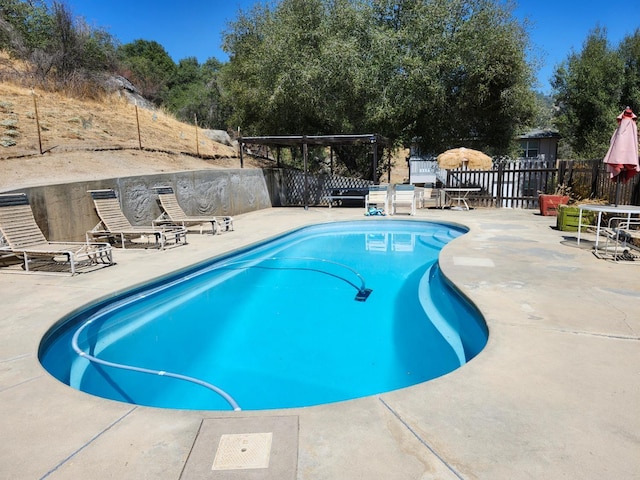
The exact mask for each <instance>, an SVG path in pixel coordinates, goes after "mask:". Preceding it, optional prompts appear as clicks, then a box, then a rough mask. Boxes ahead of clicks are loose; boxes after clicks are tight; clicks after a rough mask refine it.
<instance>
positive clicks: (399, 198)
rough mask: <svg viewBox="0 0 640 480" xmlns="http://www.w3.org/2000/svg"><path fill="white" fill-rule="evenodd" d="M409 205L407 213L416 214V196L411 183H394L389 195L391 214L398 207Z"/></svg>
mask: <svg viewBox="0 0 640 480" xmlns="http://www.w3.org/2000/svg"><path fill="white" fill-rule="evenodd" d="M399 206H400V207H409V209H410V210H409V215H415V214H416V196H415V187H414V186H413V185H404V184H403V185H396V188H395V190H394V192H393V196H392V197H391V215H395V214H396V212H397V208H398V207H399Z"/></svg>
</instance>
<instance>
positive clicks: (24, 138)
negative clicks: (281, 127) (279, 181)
mask: <svg viewBox="0 0 640 480" xmlns="http://www.w3.org/2000/svg"><path fill="white" fill-rule="evenodd" d="M38 125H39V126H40V128H39V129H38ZM38 131H40V136H39V135H38ZM140 146H142V149H141V148H140ZM41 152H43V153H41ZM243 160H244V162H243V163H244V168H260V167H263V166H265V165H269V166H271V165H272V164H271V162H265V161H263V160H259V159H253V158H251V157H248V156H244V158H243ZM395 164H396V167H397V168H395V169H394V170H393V172H392V182H399V183H401V182H402V181H403V180H404V179H405V178H406V177H407V176H408V172H407V171H406V170H407V169H406V163H405V162H404V158H403V157H402V156H400V157H398V158H397V159H396V160H395ZM239 167H240V159H239V156H238V152H237V149H236V148H233V147H230V146H227V145H223V144H221V143H217V142H214V141H213V140H210V139H209V138H207V137H206V136H205V135H204V132H203V130H201V129H196V128H195V126H194V125H188V124H185V123H182V122H179V121H177V120H176V119H174V118H173V117H172V116H170V115H167V114H165V113H163V112H162V111H149V110H144V109H142V108H137V107H136V106H135V105H131V104H129V103H128V102H127V101H126V100H124V99H123V98H121V97H119V96H112V97H109V98H105V99H103V100H102V101H81V100H77V99H70V98H68V97H65V96H63V95H61V94H56V93H50V92H42V91H38V90H35V91H32V90H30V89H26V88H22V87H18V86H15V85H12V84H9V83H0V191H3V190H9V189H16V188H21V187H27V186H35V185H45V184H56V183H64V182H70V181H81V180H93V179H99V178H112V177H116V176H129V175H143V174H152V173H161V172H171V171H184V170H202V169H209V168H239ZM385 177H386V176H385ZM382 181H386V178H384V179H382Z"/></svg>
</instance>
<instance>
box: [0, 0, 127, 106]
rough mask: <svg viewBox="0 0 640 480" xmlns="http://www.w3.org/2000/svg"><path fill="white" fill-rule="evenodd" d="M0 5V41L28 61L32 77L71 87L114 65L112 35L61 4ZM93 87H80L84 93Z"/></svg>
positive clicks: (13, 0)
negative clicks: (48, 5) (93, 26)
mask: <svg viewBox="0 0 640 480" xmlns="http://www.w3.org/2000/svg"><path fill="white" fill-rule="evenodd" d="M0 8H1V13H2V17H1V18H0V46H1V47H2V48H4V49H6V50H7V51H9V52H10V54H11V55H13V56H14V57H16V58H20V59H23V60H27V61H29V64H30V66H31V67H32V72H31V73H32V75H33V77H34V78H35V80H36V81H38V82H40V83H43V82H44V80H45V79H47V78H52V79H53V80H54V82H53V83H54V84H56V85H58V86H61V87H63V88H65V89H67V90H68V91H72V90H73V88H75V87H76V86H78V85H81V84H86V83H90V84H92V77H93V76H94V74H96V73H103V72H104V71H105V70H106V69H109V68H113V67H114V65H115V40H114V39H113V37H111V35H109V34H108V33H107V32H106V31H104V30H101V29H92V28H90V27H89V26H88V25H87V24H86V23H85V22H84V21H83V20H82V19H76V18H74V17H73V15H72V13H71V11H70V10H69V8H68V7H67V6H66V5H65V4H63V3H59V2H55V1H54V2H53V3H52V4H51V8H50V9H49V8H48V7H47V5H46V4H45V3H43V2H40V1H38V0H34V1H29V2H24V1H18V0H0ZM93 86H94V85H92V87H93ZM92 87H90V88H83V91H84V93H86V92H91V91H93V90H94V89H93V88H92Z"/></svg>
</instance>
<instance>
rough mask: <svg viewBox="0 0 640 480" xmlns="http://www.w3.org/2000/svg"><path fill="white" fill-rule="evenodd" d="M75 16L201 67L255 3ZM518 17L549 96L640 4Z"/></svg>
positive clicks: (542, 3) (535, 9)
mask: <svg viewBox="0 0 640 480" xmlns="http://www.w3.org/2000/svg"><path fill="white" fill-rule="evenodd" d="M65 3H66V4H67V5H68V6H69V7H70V8H71V10H72V12H73V14H74V16H81V17H84V18H85V19H86V21H87V22H88V23H89V25H91V26H95V27H101V28H104V29H106V30H107V31H109V32H110V33H111V34H112V35H113V36H114V37H116V38H117V39H118V40H120V41H121V42H122V43H129V42H132V41H133V40H137V39H144V40H155V41H156V42H158V43H159V44H161V45H162V46H163V47H164V48H165V50H166V51H167V52H168V53H169V55H170V56H171V58H173V60H174V61H176V62H178V61H179V60H181V59H183V58H186V57H196V58H197V59H198V61H199V62H201V63H202V62H204V61H206V60H207V59H208V58H211V57H215V58H217V59H218V60H220V61H223V62H225V61H227V60H228V58H227V56H226V54H225V53H224V52H223V51H222V48H221V46H222V31H223V30H224V29H225V26H226V23H227V22H228V21H232V20H234V19H235V18H236V16H237V13H238V11H239V10H240V9H242V10H247V9H249V8H250V7H251V5H253V4H254V0H227V1H219V0H213V1H212V0H190V1H187V2H180V3H179V2H176V1H175V0H171V1H169V0H136V1H134V2H132V1H130V0H128V1H124V0H67V1H66V2H65ZM516 5H517V7H516V10H515V15H516V17H517V18H519V19H521V20H522V19H524V18H525V17H528V18H529V21H530V22H531V23H532V25H531V28H530V36H531V40H532V44H533V47H534V48H535V50H536V52H537V55H538V56H539V57H540V58H541V60H542V65H541V67H540V69H539V70H538V71H537V78H538V82H539V85H538V87H537V88H538V89H539V90H542V91H543V92H545V93H550V89H551V87H550V85H549V80H550V78H551V75H552V73H553V70H554V68H555V66H556V65H557V64H558V63H560V62H561V61H562V60H564V59H565V58H567V56H568V55H569V54H570V52H571V51H572V50H573V51H576V52H579V51H580V50H581V49H582V44H583V42H584V40H585V39H586V38H587V35H588V33H589V31H591V30H593V29H594V28H595V27H596V26H601V27H604V28H606V29H607V38H608V39H609V41H610V42H611V44H612V46H617V45H618V43H619V42H620V40H622V39H623V38H624V37H625V36H626V35H631V34H633V32H634V31H635V29H636V28H640V1H639V0H627V1H626V2H614V1H611V0H580V1H578V0H520V1H518V0H516Z"/></svg>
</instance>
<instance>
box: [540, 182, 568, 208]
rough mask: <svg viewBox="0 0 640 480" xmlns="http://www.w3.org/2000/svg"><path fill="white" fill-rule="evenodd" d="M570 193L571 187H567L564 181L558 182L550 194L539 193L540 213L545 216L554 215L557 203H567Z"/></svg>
mask: <svg viewBox="0 0 640 480" xmlns="http://www.w3.org/2000/svg"><path fill="white" fill-rule="evenodd" d="M570 195H571V187H568V186H567V185H565V184H564V183H561V184H559V185H558V186H557V187H556V189H555V191H554V192H553V193H551V194H549V193H540V194H539V196H538V205H539V206H540V214H541V215H545V216H550V215H554V216H555V215H556V213H557V212H558V205H567V204H568V203H569V197H570Z"/></svg>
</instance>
